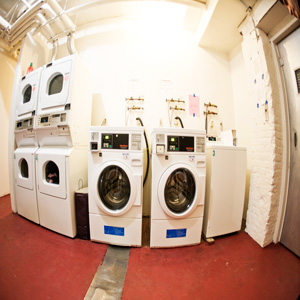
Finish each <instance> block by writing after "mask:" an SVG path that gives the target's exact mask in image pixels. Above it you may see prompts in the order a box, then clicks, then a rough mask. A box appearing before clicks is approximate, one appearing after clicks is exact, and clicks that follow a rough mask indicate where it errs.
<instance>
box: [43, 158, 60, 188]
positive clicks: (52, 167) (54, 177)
mask: <svg viewBox="0 0 300 300" xmlns="http://www.w3.org/2000/svg"><path fill="white" fill-rule="evenodd" d="M45 173H46V174H45V177H46V181H47V182H49V183H52V184H59V169H58V166H57V165H56V163H55V162H53V161H49V162H48V163H47V165H46V168H45Z"/></svg>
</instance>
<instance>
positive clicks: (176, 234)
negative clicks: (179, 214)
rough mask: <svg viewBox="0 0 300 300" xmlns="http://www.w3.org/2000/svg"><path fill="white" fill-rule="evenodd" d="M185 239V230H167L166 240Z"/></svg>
mask: <svg viewBox="0 0 300 300" xmlns="http://www.w3.org/2000/svg"><path fill="white" fill-rule="evenodd" d="M180 237H186V228H183V229H167V239H173V238H180Z"/></svg>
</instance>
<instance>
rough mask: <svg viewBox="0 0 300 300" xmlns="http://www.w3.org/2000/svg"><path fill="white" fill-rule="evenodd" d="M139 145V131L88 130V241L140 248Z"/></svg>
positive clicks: (140, 156) (101, 128) (140, 194)
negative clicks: (89, 235)
mask: <svg viewBox="0 0 300 300" xmlns="http://www.w3.org/2000/svg"><path fill="white" fill-rule="evenodd" d="M143 145H144V144H143V128H139V127H125V128H115V127H91V128H90V149H89V154H88V156H89V184H88V188H89V218H90V234H91V239H92V240H94V241H98V242H102V243H107V244H114V245H122V246H141V244H142V204H143V203H142V201H143V198H142V195H143V158H144V153H143V150H144V149H143V148H144V147H143Z"/></svg>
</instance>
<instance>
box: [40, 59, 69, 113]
mask: <svg viewBox="0 0 300 300" xmlns="http://www.w3.org/2000/svg"><path fill="white" fill-rule="evenodd" d="M71 72H72V60H71V59H70V58H69V59H68V60H61V61H59V62H54V63H53V65H48V66H47V67H46V69H44V71H43V74H42V78H41V89H40V96H39V105H38V114H43V113H46V112H47V109H49V108H52V107H55V106H57V107H64V106H65V105H66V104H67V103H68V96H69V93H70V86H71V83H70V81H71V75H72V74H71Z"/></svg>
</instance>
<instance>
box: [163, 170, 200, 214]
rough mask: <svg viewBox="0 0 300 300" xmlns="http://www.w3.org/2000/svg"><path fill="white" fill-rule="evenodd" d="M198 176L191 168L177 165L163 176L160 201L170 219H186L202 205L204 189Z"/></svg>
mask: <svg viewBox="0 0 300 300" xmlns="http://www.w3.org/2000/svg"><path fill="white" fill-rule="evenodd" d="M196 174H197V173H196V170H194V169H193V168H192V167H191V166H189V165H185V164H176V165H173V166H171V167H169V168H168V169H167V170H166V171H165V172H164V173H163V175H162V176H161V178H160V181H159V185H158V200H159V203H160V205H161V207H162V209H163V211H164V212H165V213H166V214H167V215H169V216H170V217H173V218H183V217H186V216H188V215H189V214H190V213H192V212H193V211H194V210H195V208H196V207H197V205H199V204H200V203H199V202H200V198H201V197H200V196H201V193H202V191H201V189H202V188H201V182H200V180H199V177H198V176H197V175H196Z"/></svg>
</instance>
